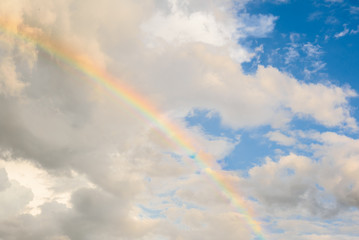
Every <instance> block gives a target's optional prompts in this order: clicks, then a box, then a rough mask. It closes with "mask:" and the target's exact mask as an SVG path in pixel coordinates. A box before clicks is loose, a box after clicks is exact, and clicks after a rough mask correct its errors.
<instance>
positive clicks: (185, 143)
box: [0, 19, 265, 240]
mask: <svg viewBox="0 0 359 240" xmlns="http://www.w3.org/2000/svg"><path fill="white" fill-rule="evenodd" d="M0 32H3V33H4V34H8V35H11V36H13V37H15V38H17V39H20V40H23V41H26V42H30V43H32V44H34V45H36V46H38V47H39V48H41V49H42V50H43V51H45V52H47V53H48V54H50V55H54V56H56V57H57V58H59V59H61V60H62V61H63V62H65V63H67V64H69V65H71V66H72V67H73V68H75V69H77V70H79V71H80V72H82V73H83V74H85V75H87V76H88V77H89V78H90V79H92V80H93V81H94V82H96V83H97V84H99V85H101V86H103V87H104V88H105V89H107V90H108V91H110V92H112V93H113V94H114V95H115V96H117V97H118V98H120V99H121V100H122V101H124V102H126V103H127V104H128V105H129V106H131V107H132V108H133V109H135V110H136V111H137V112H138V113H139V114H140V115H141V116H142V117H144V118H145V119H147V120H149V121H150V122H151V123H152V124H154V125H155V126H156V127H157V128H158V129H160V130H161V131H162V132H163V133H164V134H165V136H167V137H168V138H170V139H171V140H172V141H173V142H174V143H175V144H176V145H177V146H178V147H180V148H181V149H183V150H184V151H185V153H186V154H187V155H188V156H189V157H190V158H191V159H193V160H194V161H195V162H196V164H197V165H198V166H199V167H200V169H201V170H204V171H205V172H206V173H207V174H208V176H209V177H210V179H212V181H213V182H214V183H215V184H216V185H217V187H218V188H219V189H220V190H221V192H222V193H223V194H224V195H225V196H226V197H227V198H228V199H229V200H230V202H231V204H232V205H233V206H234V207H235V208H236V210H237V211H238V212H239V213H241V215H242V216H244V218H245V220H246V221H247V223H248V225H249V226H250V227H251V229H252V232H253V233H254V234H255V239H263V240H264V239H265V238H264V234H263V232H262V229H261V226H260V224H259V222H257V221H256V220H255V219H254V217H253V213H252V212H251V211H249V209H250V208H249V207H246V203H245V201H244V199H243V198H242V197H241V196H240V195H239V194H238V193H237V191H236V190H235V188H234V187H233V185H232V184H231V183H230V181H229V180H227V178H226V176H225V175H224V174H223V173H222V172H221V171H218V170H214V168H213V167H211V164H210V162H211V161H210V160H211V156H209V155H208V154H206V153H205V152H203V151H196V149H195V147H194V144H193V142H192V141H191V140H190V139H189V137H188V136H186V134H185V133H184V131H183V130H181V129H180V128H179V127H177V126H176V125H175V124H174V123H173V122H171V121H169V119H167V118H166V117H164V116H163V115H162V114H161V113H160V112H159V111H158V110H157V109H156V108H155V107H154V106H153V105H151V104H150V103H149V102H148V101H147V99H145V98H144V97H142V96H140V95H139V94H138V93H136V92H135V91H133V90H132V89H131V88H130V87H128V86H126V85H125V84H124V83H123V82H122V81H120V80H119V79H117V78H115V77H114V76H112V75H111V74H109V73H108V72H107V71H105V69H103V68H102V67H100V66H99V64H96V63H95V62H94V61H92V60H91V59H90V58H89V57H88V56H86V55H84V54H82V53H79V52H77V51H75V49H72V48H71V47H69V46H67V45H66V44H64V43H63V42H61V41H59V40H56V39H54V38H51V37H50V36H49V35H46V34H44V33H42V32H41V31H39V30H36V29H34V28H31V27H29V26H25V25H23V24H20V23H19V21H11V20H8V19H6V20H4V19H0Z"/></svg>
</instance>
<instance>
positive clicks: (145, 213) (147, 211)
mask: <svg viewBox="0 0 359 240" xmlns="http://www.w3.org/2000/svg"><path fill="white" fill-rule="evenodd" d="M138 207H139V208H140V209H141V210H142V213H141V214H140V217H143V218H152V219H158V218H166V216H165V214H163V210H162V209H160V210H159V209H151V208H148V207H145V206H143V205H139V206H138Z"/></svg>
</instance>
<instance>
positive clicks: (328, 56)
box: [238, 0, 359, 119]
mask: <svg viewBox="0 0 359 240" xmlns="http://www.w3.org/2000/svg"><path fill="white" fill-rule="evenodd" d="M273 2H275V1H252V2H250V3H249V4H248V5H247V9H246V13H250V14H263V15H269V14H271V15H274V16H276V17H278V18H277V20H276V21H275V28H274V29H273V31H272V32H271V33H269V34H267V35H266V36H265V37H262V38H258V37H249V38H246V39H243V40H241V41H242V42H241V44H244V45H247V47H248V48H251V49H255V48H256V47H258V46H261V45H262V46H263V50H262V51H261V52H260V51H259V52H257V57H256V58H254V59H253V60H252V61H251V62H248V63H244V64H243V66H242V67H243V69H244V70H245V71H246V72H248V73H251V72H255V71H256V69H257V66H258V64H261V65H264V66H268V65H271V66H274V67H276V68H278V69H280V70H282V71H284V72H287V73H289V74H291V75H293V76H294V77H295V78H297V79H298V80H303V81H310V82H330V83H333V84H336V85H339V86H344V85H346V84H348V85H349V86H351V87H352V88H353V89H354V90H356V91H357V92H359V68H358V67H357V59H358V57H359V44H358V43H359V10H358V9H359V1H343V2H342V3H339V2H338V3H329V2H328V1H324V0H320V1H319V0H317V1H309V0H291V1H287V3H282V4H273ZM240 14H242V13H241V12H239V13H238V15H239V16H240ZM350 103H351V104H352V105H353V106H358V105H359V99H358V98H353V99H351V100H350ZM353 115H354V116H355V117H356V118H357V119H358V118H359V111H358V109H357V108H355V107H354V113H353Z"/></svg>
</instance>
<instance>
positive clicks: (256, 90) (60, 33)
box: [0, 0, 359, 240]
mask: <svg viewBox="0 0 359 240" xmlns="http://www.w3.org/2000/svg"><path fill="white" fill-rule="evenodd" d="M246 3H247V1H244V0H243V1H236V2H235V4H234V2H232V1H220V0H212V1H203V0H192V1H175V0H168V1H166V0H162V1H158V0H145V1H143V0H141V1H137V0H136V1H133V0H121V1H111V0H105V1H101V4H100V3H99V2H98V1H95V0H90V1H72V0H66V1H43V0H35V1H31V3H30V2H28V1H25V0H24V1H23V0H17V1H12V0H11V1H10V0H4V1H1V3H0V15H1V19H0V20H1V21H0V23H1V24H8V23H9V22H11V23H12V27H13V28H14V31H15V32H21V31H33V32H38V33H42V34H46V35H49V36H51V37H52V38H54V39H57V40H58V41H61V42H64V43H66V44H71V46H72V47H73V48H75V49H77V50H78V51H79V52H81V53H82V52H83V53H86V55H88V56H90V57H91V58H92V59H94V61H95V62H96V63H97V64H98V65H99V66H102V67H103V68H105V69H107V71H108V72H111V73H112V74H113V75H114V76H117V77H118V79H119V81H125V82H126V83H128V85H130V86H131V87H132V88H133V89H136V91H137V92H139V93H140V94H142V95H144V96H146V99H148V101H149V102H151V103H152V104H153V105H155V106H157V107H158V109H159V110H160V111H161V112H162V113H163V114H164V115H166V116H167V117H168V118H170V119H171V120H172V121H174V122H176V124H177V125H179V126H180V127H181V129H183V132H184V133H185V134H186V135H188V136H189V137H190V138H192V139H195V141H196V143H197V144H198V146H197V145H196V147H198V148H199V149H201V150H203V151H205V152H207V153H208V154H211V155H212V156H213V158H214V160H213V164H214V165H215V166H216V168H218V169H219V170H221V165H220V163H218V161H220V160H221V159H223V158H225V157H226V156H227V155H228V154H229V153H230V152H231V151H232V150H233V149H234V147H235V146H236V144H238V143H239V142H238V141H239V140H235V141H234V140H232V139H229V138H226V137H224V136H221V137H218V136H210V135H208V134H206V133H205V132H204V131H203V130H201V129H200V128H199V127H189V126H188V125H187V124H186V122H185V121H184V117H185V116H186V115H187V114H188V113H189V112H191V111H192V110H194V109H205V110H208V111H210V112H212V113H215V114H218V115H219V116H220V118H221V120H222V122H223V124H224V125H226V126H227V127H230V128H233V129H243V128H248V129H251V128H255V127H260V126H271V127H272V128H274V129H276V130H274V131H273V132H271V133H269V134H267V135H266V136H267V137H269V138H270V139H272V140H273V141H277V142H280V143H286V144H284V145H287V146H290V145H293V144H294V143H295V142H296V140H293V139H291V138H289V137H287V138H286V136H285V135H283V134H281V133H280V132H279V130H278V129H287V128H288V126H289V124H290V123H291V121H292V119H293V118H304V119H311V120H314V121H316V122H317V123H319V124H322V125H324V126H326V127H341V128H344V129H356V128H357V125H356V121H355V119H354V118H353V117H352V116H351V115H350V111H351V109H350V106H349V104H348V98H350V97H353V96H355V95H356V93H355V92H354V91H353V90H351V89H350V88H343V87H339V86H334V85H329V84H328V85H324V84H310V83H305V82H300V81H298V80H296V79H294V78H293V77H291V76H289V75H288V74H285V73H282V72H280V71H279V70H277V69H275V68H273V67H263V66H259V67H258V71H257V72H256V73H254V74H253V75H246V74H244V73H243V71H242V69H241V65H240V63H242V62H244V61H249V60H250V59H251V58H252V57H253V56H254V55H255V51H254V50H251V49H247V48H246V47H244V46H241V45H240V44H238V39H242V40H244V39H246V37H249V36H251V37H263V36H265V35H266V34H268V33H269V32H270V31H272V29H273V28H274V26H275V20H276V17H274V16H272V15H268V16H267V15H250V14H248V13H245V12H244V9H245V4H246ZM237 12H244V13H243V14H242V15H239V17H236V13H237ZM0 30H1V29H0ZM0 53H1V56H2V57H1V60H0V109H1V111H0V132H1V134H0V150H1V154H2V155H1V159H2V162H1V167H2V168H1V169H0V199H1V200H0V203H1V206H4V207H3V208H2V210H1V211H2V212H1V214H0V215H1V217H0V239H24V240H25V239H26V240H27V239H49V240H50V239H51V240H55V239H57V240H60V239H61V240H68V239H200V238H202V237H203V236H205V239H223V238H226V239H238V238H241V239H252V238H253V232H252V231H251V229H250V228H249V227H248V223H247V222H246V220H245V218H243V216H242V214H240V213H238V212H236V211H235V209H234V208H233V207H232V206H231V204H230V202H229V200H228V199H226V197H225V196H223V194H222V193H221V192H220V190H219V189H218V188H216V186H215V184H213V182H212V181H211V180H208V176H207V175H206V174H204V173H203V172H202V171H199V169H198V166H197V165H196V164H195V163H194V161H193V159H191V158H190V157H188V156H186V154H185V153H184V152H183V151H182V149H179V148H178V146H176V145H175V144H173V143H172V142H171V141H169V140H168V139H167V138H166V136H164V135H163V134H162V133H161V132H160V131H159V130H157V129H155V128H153V126H151V124H149V123H148V122H147V120H144V119H142V118H141V117H139V116H138V113H136V111H134V110H133V109H131V108H130V107H129V106H127V105H126V103H123V102H121V100H119V99H118V98H117V97H116V96H114V95H111V94H110V93H109V92H108V91H106V90H105V89H103V88H101V87H99V86H98V85H97V84H96V83H94V82H92V81H91V80H90V79H89V78H88V77H87V76H84V75H83V74H82V73H81V72H78V71H77V70H75V69H73V68H72V67H71V66H68V65H67V64H65V63H64V62H62V61H61V60H60V59H58V58H57V56H56V55H52V54H49V53H46V52H44V51H42V50H41V49H39V48H38V47H37V46H36V44H34V43H32V42H31V41H27V40H26V39H22V38H21V37H18V36H16V34H15V35H14V34H9V33H7V32H4V31H0ZM315 141H317V144H313V145H312V146H311V149H312V151H313V152H314V158H313V159H310V158H309V157H304V156H298V155H295V154H290V155H288V156H283V157H282V158H280V160H279V161H277V162H275V161H272V160H268V161H267V162H266V163H265V164H263V165H262V166H257V167H255V168H253V169H251V170H250V171H249V178H248V179H244V178H241V177H240V176H238V175H236V174H234V173H233V172H230V171H224V170H221V171H222V172H224V173H226V174H228V176H230V177H229V179H230V180H229V181H230V182H233V184H240V183H241V184H243V186H242V187H241V188H243V189H244V191H246V192H248V195H251V196H253V197H254V198H256V199H258V201H259V202H255V201H251V200H250V199H244V201H245V202H247V205H248V206H256V207H258V209H267V207H269V208H270V207H272V206H279V207H281V208H290V209H293V208H294V209H300V210H303V209H305V210H309V212H310V213H312V214H318V215H322V216H329V215H334V214H336V213H338V212H340V210H342V209H348V208H351V207H358V205H359V203H358V202H359V200H358V192H359V189H358V186H357V184H356V182H357V181H358V179H357V176H356V174H355V173H356V171H357V170H358V164H357V159H358V155H359V153H358V151H357V150H356V149H359V148H358V146H357V145H358V143H357V140H355V139H351V138H348V137H345V136H340V135H337V134H334V133H324V134H319V135H316V138H315ZM244 186H245V187H244ZM275 186H278V188H275ZM273 189H277V190H276V191H273ZM323 189H324V190H323ZM327 199H333V200H332V201H331V202H328V200H327ZM257 205H259V206H257ZM263 211H264V212H266V211H267V210H263ZM283 214H285V213H283ZM264 215H265V214H263V215H262V216H264ZM276 217H279V216H276ZM350 217H352V216H350ZM281 224H283V223H281V222H280V221H279V220H278V226H280V225H281ZM288 228H289V229H292V228H293V227H288ZM328 234H330V233H328ZM276 239H278V238H276ZM303 239H304V238H303ZM317 239H320V238H317ZM343 239H344V238H343ZM348 239H350V238H348Z"/></svg>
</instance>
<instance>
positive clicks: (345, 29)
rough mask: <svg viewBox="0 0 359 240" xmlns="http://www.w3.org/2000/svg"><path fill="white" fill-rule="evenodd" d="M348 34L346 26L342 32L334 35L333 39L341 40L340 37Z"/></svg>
mask: <svg viewBox="0 0 359 240" xmlns="http://www.w3.org/2000/svg"><path fill="white" fill-rule="evenodd" d="M348 33H349V29H348V28H347V26H346V25H344V30H343V31H341V32H339V33H336V34H335V35H334V37H335V38H341V37H344V36H345V35H347V34H348Z"/></svg>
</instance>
